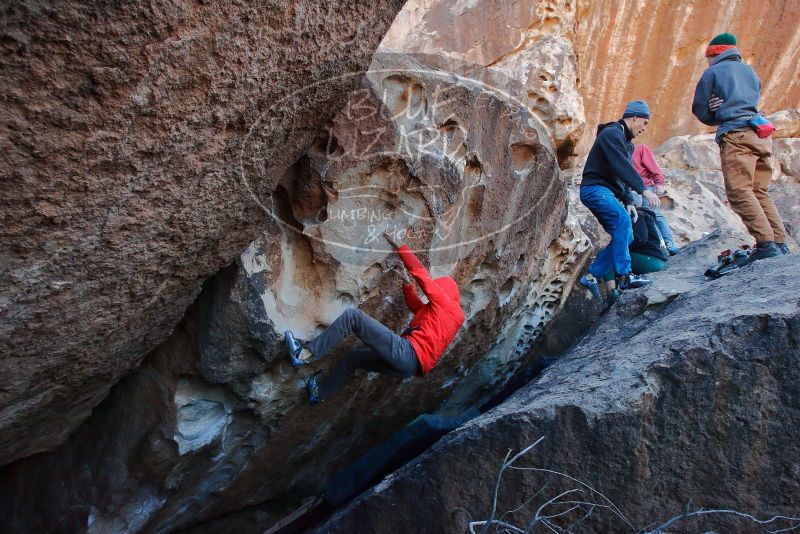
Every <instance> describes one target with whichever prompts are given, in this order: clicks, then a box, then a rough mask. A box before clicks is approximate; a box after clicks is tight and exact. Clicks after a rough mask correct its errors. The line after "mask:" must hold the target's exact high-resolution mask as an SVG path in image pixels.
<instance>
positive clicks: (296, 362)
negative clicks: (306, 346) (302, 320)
mask: <svg viewBox="0 0 800 534" xmlns="http://www.w3.org/2000/svg"><path fill="white" fill-rule="evenodd" d="M283 339H284V341H285V342H286V350H287V351H288V352H289V358H291V360H292V365H293V366H295V367H301V366H303V365H308V361H307V360H303V359H301V358H300V353H301V352H303V344H302V343H301V342H300V340H299V339H297V338H296V337H294V334H293V333H292V331H291V330H287V331H286V332H284V333H283Z"/></svg>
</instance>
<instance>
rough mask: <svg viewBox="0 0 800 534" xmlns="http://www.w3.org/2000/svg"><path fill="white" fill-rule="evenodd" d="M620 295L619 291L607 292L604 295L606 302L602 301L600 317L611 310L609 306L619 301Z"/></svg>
mask: <svg viewBox="0 0 800 534" xmlns="http://www.w3.org/2000/svg"><path fill="white" fill-rule="evenodd" d="M620 295H621V293H620V290H619V289H612V290H611V291H609V292H608V295H606V300H604V301H603V308H602V309H601V310H600V315H605V314H606V312H607V311H608V310H610V309H611V306H613V305H614V303H615V302H617V300H619V296H620Z"/></svg>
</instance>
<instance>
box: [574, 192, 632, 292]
mask: <svg viewBox="0 0 800 534" xmlns="http://www.w3.org/2000/svg"><path fill="white" fill-rule="evenodd" d="M581 202H583V205H584V206H586V207H587V208H589V210H590V211H591V212H592V214H593V215H594V216H595V217H597V220H598V221H599V222H600V224H601V225H602V226H603V229H604V230H605V231H606V232H608V233H609V235H611V242H610V243H609V244H608V245H607V246H606V248H604V249H603V250H601V251H600V253H599V254H597V257H596V258H595V259H594V263H592V265H591V266H590V267H589V273H591V274H592V276H594V277H595V278H597V279H598V280H599V279H601V278H603V275H605V274H606V273H607V272H608V271H610V270H611V269H613V270H614V272H615V273H616V274H617V275H623V274H628V273H630V272H631V255H630V252H629V251H628V246H629V245H630V244H631V243H633V226H632V225H631V216H630V215H629V214H628V212H627V210H626V209H625V208H624V207H623V206H622V204H620V202H619V200H617V197H615V196H614V193H613V192H611V189H609V188H608V187H604V186H602V185H586V186H581Z"/></svg>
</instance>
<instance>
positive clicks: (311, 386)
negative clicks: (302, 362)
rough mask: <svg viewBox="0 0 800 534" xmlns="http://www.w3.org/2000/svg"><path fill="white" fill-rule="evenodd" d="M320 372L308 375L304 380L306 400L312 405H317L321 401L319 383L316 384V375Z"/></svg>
mask: <svg viewBox="0 0 800 534" xmlns="http://www.w3.org/2000/svg"><path fill="white" fill-rule="evenodd" d="M321 373H322V371H317V372H316V373H314V374H313V375H311V376H309V377H308V380H307V381H306V391H308V401H309V402H310V403H311V404H312V405H317V404H320V403H321V402H322V399H320V398H319V385H318V384H317V377H318V376H319V375H320V374H321Z"/></svg>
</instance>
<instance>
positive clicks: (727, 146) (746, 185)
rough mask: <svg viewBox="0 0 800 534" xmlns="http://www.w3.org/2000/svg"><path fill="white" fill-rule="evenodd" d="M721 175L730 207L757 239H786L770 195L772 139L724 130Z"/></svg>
mask: <svg viewBox="0 0 800 534" xmlns="http://www.w3.org/2000/svg"><path fill="white" fill-rule="evenodd" d="M720 158H721V159H722V176H723V177H724V178H725V192H726V193H727V195H728V202H730V204H731V208H732V209H733V211H734V212H736V214H737V215H739V217H741V218H742V222H743V223H744V225H745V226H746V227H747V230H748V231H749V232H750V233H751V234H752V236H753V237H754V238H755V239H756V242H759V243H760V242H761V241H774V242H776V243H785V242H786V230H785V229H784V226H783V220H782V219H781V216H780V215H779V214H778V210H777V209H776V208H775V204H774V203H773V202H772V199H771V198H770V196H769V192H768V191H767V190H768V189H769V185H770V182H771V181H772V141H771V140H770V139H759V137H758V136H757V135H756V133H755V132H754V131H753V130H743V131H734V132H728V133H726V134H725V135H724V136H723V138H722V145H721V146H720Z"/></svg>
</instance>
